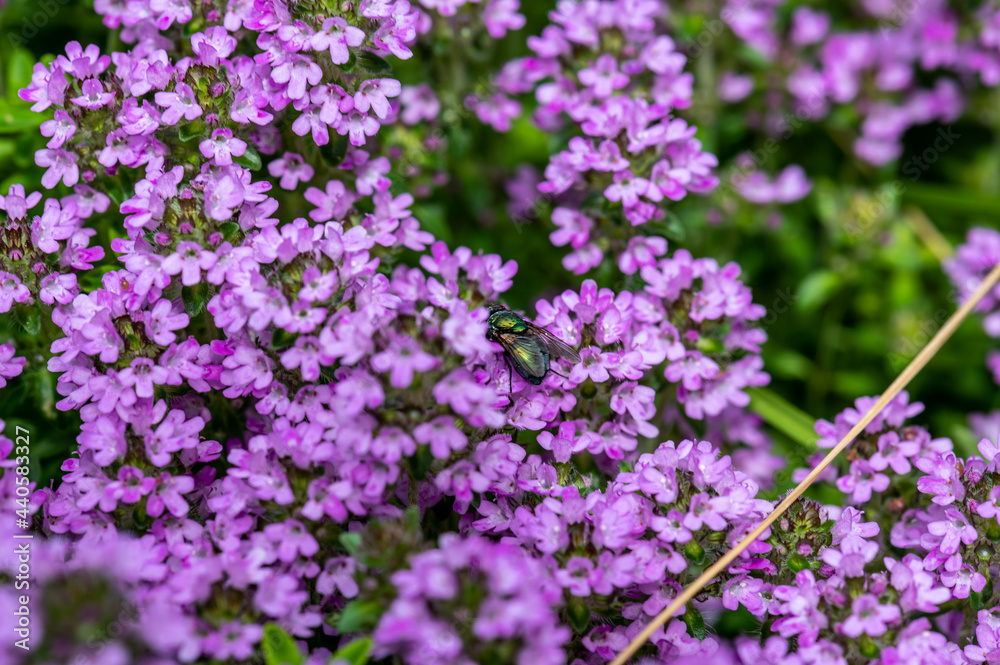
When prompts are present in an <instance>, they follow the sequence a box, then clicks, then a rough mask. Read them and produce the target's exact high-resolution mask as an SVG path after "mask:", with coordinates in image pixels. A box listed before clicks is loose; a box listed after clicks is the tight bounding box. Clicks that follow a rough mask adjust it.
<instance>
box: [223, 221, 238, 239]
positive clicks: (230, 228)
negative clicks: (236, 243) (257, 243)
mask: <svg viewBox="0 0 1000 665" xmlns="http://www.w3.org/2000/svg"><path fill="white" fill-rule="evenodd" d="M219 228H220V229H221V230H222V239H223V240H224V241H225V240H232V239H233V237H234V236H235V235H236V234H237V233H238V232H239V230H240V225H239V224H237V223H236V222H226V223H225V224H222V225H221V226H220V227H219Z"/></svg>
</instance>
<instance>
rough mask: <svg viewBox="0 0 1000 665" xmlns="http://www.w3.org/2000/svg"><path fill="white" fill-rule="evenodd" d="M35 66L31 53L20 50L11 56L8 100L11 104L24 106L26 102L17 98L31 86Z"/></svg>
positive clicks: (8, 74) (8, 66)
mask: <svg viewBox="0 0 1000 665" xmlns="http://www.w3.org/2000/svg"><path fill="white" fill-rule="evenodd" d="M34 65H35V57H34V56H33V55H31V52H30V51H28V50H26V49H23V48H18V49H14V52H13V53H11V54H10V56H9V61H8V62H7V81H6V84H7V99H8V100H9V101H10V103H11V104H14V105H18V104H21V105H24V104H26V102H25V101H24V100H22V99H21V98H20V97H18V96H17V91H18V90H21V89H22V88H27V87H28V86H29V85H31V71H32V67H34Z"/></svg>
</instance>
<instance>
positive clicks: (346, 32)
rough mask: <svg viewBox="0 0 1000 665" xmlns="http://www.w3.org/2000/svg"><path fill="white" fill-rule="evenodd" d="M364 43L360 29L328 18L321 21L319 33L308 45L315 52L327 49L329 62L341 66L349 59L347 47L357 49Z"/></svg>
mask: <svg viewBox="0 0 1000 665" xmlns="http://www.w3.org/2000/svg"><path fill="white" fill-rule="evenodd" d="M364 41H365V33H364V31H363V30H361V29H360V28H355V27H354V26H351V25H347V21H345V20H344V19H342V18H328V19H326V20H325V21H323V25H322V27H321V28H320V30H319V32H317V33H315V34H314V35H313V36H312V39H311V40H310V45H311V46H312V47H313V48H314V49H315V50H317V51H324V50H327V49H329V51H330V61H331V62H333V64H335V65H342V64H344V63H345V62H347V61H348V59H349V58H350V49H349V48H348V47H358V46H361V44H362V43H363V42H364Z"/></svg>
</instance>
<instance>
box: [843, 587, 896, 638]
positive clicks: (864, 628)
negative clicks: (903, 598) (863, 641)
mask: <svg viewBox="0 0 1000 665" xmlns="http://www.w3.org/2000/svg"><path fill="white" fill-rule="evenodd" d="M899 620H900V612H899V607H898V606H896V605H882V604H880V603H879V601H878V598H876V597H875V596H873V595H872V594H870V593H866V594H862V595H860V596H858V597H857V598H855V599H854V601H853V602H852V603H851V616H849V617H847V619H845V620H844V622H843V623H841V624H840V631H841V632H842V633H843V634H844V635H847V636H848V637H860V636H861V635H863V634H864V635H870V636H872V637H877V636H879V635H884V634H885V632H886V631H887V630H888V629H889V627H888V625H887V624H892V623H896V622H897V621H899Z"/></svg>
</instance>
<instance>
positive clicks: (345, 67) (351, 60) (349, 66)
mask: <svg viewBox="0 0 1000 665" xmlns="http://www.w3.org/2000/svg"><path fill="white" fill-rule="evenodd" d="M348 53H349V55H348V56H347V62H345V63H344V64H342V65H341V66H340V69H341V70H342V71H345V72H348V73H350V72H352V71H354V68H355V67H356V66H357V65H358V57H357V56H356V55H354V51H348Z"/></svg>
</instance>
